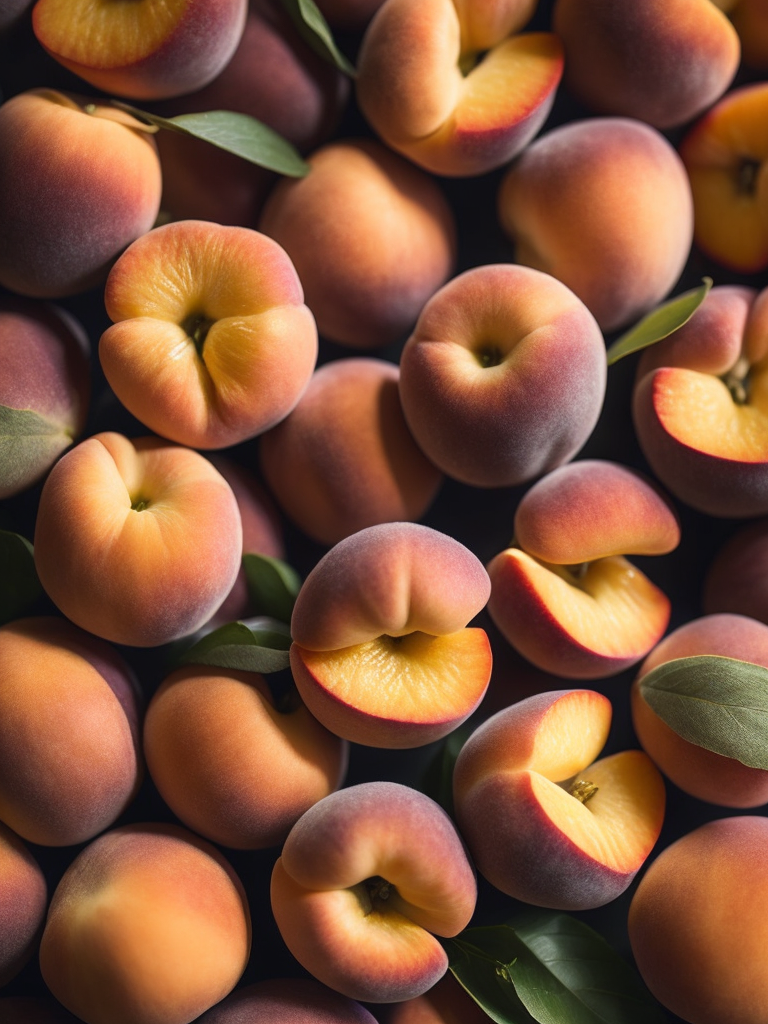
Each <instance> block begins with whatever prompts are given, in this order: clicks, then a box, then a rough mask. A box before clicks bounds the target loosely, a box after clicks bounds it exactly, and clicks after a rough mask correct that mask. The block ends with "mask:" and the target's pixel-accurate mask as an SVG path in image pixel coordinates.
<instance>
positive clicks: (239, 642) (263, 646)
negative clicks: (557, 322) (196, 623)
mask: <svg viewBox="0 0 768 1024" xmlns="http://www.w3.org/2000/svg"><path fill="white" fill-rule="evenodd" d="M290 646H291V637H290V634H289V633H288V632H287V630H285V629H284V628H282V624H281V623H279V622H272V623H270V624H269V626H267V627H263V626H261V627H259V626H256V627H251V626H248V625H246V624H245V623H244V622H228V623H227V624H226V625H225V626H220V627H219V628H218V629H214V630H213V631H212V632H211V633H208V634H207V635H206V636H204V637H203V638H202V639H201V640H198V641H197V643H196V644H194V645H193V646H192V647H191V648H190V649H189V650H188V651H186V652H185V653H184V654H183V655H182V656H181V658H180V659H179V661H180V663H181V664H182V665H212V666H214V667H216V668H234V669H239V670H240V671H242V672H262V673H269V672H279V671H281V669H284V668H288V666H289V665H290V658H289V656H288V650H289V648H290Z"/></svg>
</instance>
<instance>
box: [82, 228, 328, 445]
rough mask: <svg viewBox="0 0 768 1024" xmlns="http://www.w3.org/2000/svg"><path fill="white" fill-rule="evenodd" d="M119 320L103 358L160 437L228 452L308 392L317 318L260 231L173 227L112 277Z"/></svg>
mask: <svg viewBox="0 0 768 1024" xmlns="http://www.w3.org/2000/svg"><path fill="white" fill-rule="evenodd" d="M104 303H105V305H106V308H107V313H108V314H109V317H110V319H111V320H112V322H113V325H112V327H109V328H108V329H107V330H106V331H105V332H104V333H103V334H102V336H101V340H100V342H99V359H100V361H101V366H102V369H103V370H104V374H105V376H106V378H107V380H108V382H109V384H110V386H111V387H112V390H113V391H114V392H115V394H116V395H117V397H118V398H119V399H120V401H121V402H122V403H123V405H124V406H125V407H126V408H127V409H128V410H129V412H131V413H133V415H134V416H136V418H137V419H139V420H140V421H141V422H142V423H143V424H144V425H145V426H147V427H149V428H150V430H154V431H155V432H156V433H158V434H161V435H162V436H163V437H167V438H169V439H170V440H172V441H177V442H178V443H179V444H185V445H189V446H190V447H193V448H224V447H228V446H230V445H234V444H238V443H239V442H240V441H245V440H247V439H248V438H251V437H254V436H255V435H256V434H259V433H262V432H263V431H264V430H268V429H269V428H270V427H272V426H274V425H275V424H276V423H278V422H279V421H280V420H281V419H283V418H284V417H285V416H287V415H288V413H289V412H290V411H291V409H292V408H293V407H294V406H295V405H296V403H297V402H298V400H299V398H300V396H301V394H302V393H303V391H304V389H305V388H306V386H307V384H308V382H309V378H310V376H311V374H312V371H313V370H314V368H315V361H316V359H317V330H316V328H315V321H314V318H313V316H312V314H311V313H310V311H309V310H308V309H307V307H306V305H305V304H304V295H303V292H302V288H301V282H300V281H299V279H298V276H297V274H296V271H295V269H294V267H293V264H292V263H291V261H290V259H289V258H288V256H287V255H286V253H285V251H284V250H283V249H282V248H281V247H280V246H279V245H277V244H276V243H275V242H273V241H272V239H271V238H267V237H266V236H265V235H262V234H259V232H257V231H252V230H251V229H249V228H241V227H226V226H222V225H219V224H212V223H210V222H209V221H201V220H200V221H198V220H185V221H177V222H176V223H172V224H165V225H163V226H162V227H158V228H155V229H154V230H153V231H150V232H148V233H147V234H146V235H143V236H142V237H141V238H139V239H137V240H136V241H135V242H134V243H133V244H132V245H131V246H129V248H128V249H127V250H126V251H125V252H124V253H123V255H122V256H121V257H120V259H119V260H118V261H117V263H115V265H114V267H113V268H112V270H111V271H110V274H109V277H108V279H107V284H106V288H105V292H104Z"/></svg>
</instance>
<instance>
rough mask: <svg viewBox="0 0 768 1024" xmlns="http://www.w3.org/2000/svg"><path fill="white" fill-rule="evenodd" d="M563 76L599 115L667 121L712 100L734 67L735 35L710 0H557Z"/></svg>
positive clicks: (688, 115)
mask: <svg viewBox="0 0 768 1024" xmlns="http://www.w3.org/2000/svg"><path fill="white" fill-rule="evenodd" d="M552 27H553V28H554V30H555V32H556V33H557V34H558V35H559V36H560V38H561V39H562V41H563V46H564V48H565V83H566V85H567V86H568V89H569V90H570V91H571V92H572V93H573V94H574V95H575V96H577V97H578V98H579V99H580V100H582V101H583V102H584V103H586V104H587V106H588V107H589V108H590V109H592V110H595V111H597V112H599V113H601V114H620V115H623V116H625V117H636V118H638V119H639V120H641V121H647V122H648V123H649V124H652V125H653V126H654V127H656V128H662V129H666V128H673V127H675V126H676V125H680V124H683V123H684V122H686V121H690V120H692V119H693V118H694V117H696V116H698V115H699V114H701V113H702V112H703V111H704V110H706V109H707V107H710V106H711V105H712V104H713V103H715V102H716V101H717V100H718V99H719V98H720V96H721V95H722V94H723V93H724V92H725V90H726V89H727V88H728V86H729V85H730V84H731V80H732V79H733V77H734V75H735V74H736V70H737V68H738V66H739V55H740V47H739V38H738V36H737V34H736V31H735V30H734V28H733V26H732V25H731V23H730V21H729V20H728V18H727V17H726V16H725V14H723V12H722V11H720V10H718V7H717V6H716V5H715V3H710V0H643V3H641V4H627V5H625V4H613V3H611V2H610V0H586V2H584V0H556V3H555V6H554V10H553V13H552Z"/></svg>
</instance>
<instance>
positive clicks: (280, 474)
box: [260, 358, 442, 545]
mask: <svg viewBox="0 0 768 1024" xmlns="http://www.w3.org/2000/svg"><path fill="white" fill-rule="evenodd" d="M399 378H400V374H399V371H398V368H397V367H396V366H394V365H393V364H392V363H388V362H384V360H381V359H365V358H356V359H337V360H334V361H333V362H330V363H326V364H325V365H324V366H322V367H320V368H319V369H318V370H316V371H315V373H314V375H313V376H312V379H311V380H310V382H309V386H308V388H307V390H306V391H305V392H304V394H303V396H302V398H301V400H300V401H299V404H298V405H297V406H296V408H295V409H294V410H293V412H292V413H291V414H290V416H288V417H287V419H284V420H283V421H282V423H279V424H278V425H277V426H276V427H275V428H274V429H273V430H271V431H269V432H268V433H266V434H264V435H263V437H262V438H261V442H260V459H261V467H262V471H263V474H264V478H265V480H266V482H267V485H268V486H269V488H270V490H271V491H272V493H273V494H274V495H275V497H276V498H277V500H278V502H279V504H280V506H281V507H282V509H283V510H284V511H285V512H286V513H287V515H288V516H289V517H290V518H291V519H292V520H293V521H294V522H295V523H296V524H297V525H298V526H299V527H300V529H301V530H303V531H304V533H306V534H308V535H309V536H310V537H313V538H314V539H315V540H318V541H320V542H321V543H322V544H327V545H331V544H336V543H337V542H338V541H340V540H342V539H343V538H344V537H347V536H349V534H351V533H355V532H357V531H358V530H362V529H364V528H365V527H367V526H375V525H376V524H378V523H388V522H397V521H400V520H407V521H412V520H415V519H420V518H421V516H422V515H424V513H425V512H426V511H427V509H428V508H429V506H430V504H431V502H432V499H433V498H434V497H435V494H436V493H437V490H438V488H439V486H440V483H441V481H442V474H441V473H440V471H439V470H438V469H437V468H436V467H435V466H433V465H432V463H431V462H430V461H429V460H428V459H427V458H426V456H424V455H423V454H422V451H421V449H420V448H419V447H418V446H417V444H416V442H415V441H414V440H413V437H412V436H411V433H410V431H409V430H408V427H407V425H406V422H405V417H404V416H403V410H402V407H401V404H400V394H399V391H398V381H399Z"/></svg>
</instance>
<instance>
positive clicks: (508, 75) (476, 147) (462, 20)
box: [357, 0, 563, 177]
mask: <svg viewBox="0 0 768 1024" xmlns="http://www.w3.org/2000/svg"><path fill="white" fill-rule="evenodd" d="M535 6H536V5H535V3H534V2H531V0H497V2H493V3H484V4H482V5H477V4H474V5H473V4H470V3H466V2H464V0H419V2H418V3H414V2H413V0H386V2H385V3H384V4H383V5H382V6H381V7H380V8H379V10H378V11H377V13H376V15H375V16H374V18H373V20H372V21H371V23H370V24H369V26H368V28H367V30H366V33H365V35H364V37H363V42H362V46H361V48H360V53H359V55H358V61H357V69H358V75H357V99H358V103H359V105H360V109H361V110H362V112H363V114H364V115H365V117H366V119H367V120H368V122H369V124H370V125H371V127H372V128H373V129H374V131H376V132H377V133H378V134H379V135H380V136H381V138H382V139H383V140H384V142H386V143H387V145H388V146H391V147H392V148H393V149H395V150H397V151H398V152H400V153H402V154H403V155H404V156H407V157H408V158H409V159H410V160H413V161H414V163H417V164H419V165H420V166H421V167H423V168H425V170H428V171H431V172H432V173H433V174H443V175H451V176H462V177H463V176H469V175H478V174H484V173H485V172H487V171H491V170H493V169H494V168H496V167H500V166H501V165H502V164H504V163H506V162H507V161H508V160H511V159H512V157H513V156H515V155H516V154H517V153H519V152H520V151H521V150H522V149H523V148H524V146H526V145H527V144H528V143H529V142H530V140H531V139H532V138H533V137H534V136H535V135H536V133H537V132H538V131H539V130H540V128H541V126H542V125H543V124H544V121H545V120H546V118H547V115H548V114H549V112H550V110H551V108H552V104H553V102H554V97H555V91H556V89H557V87H558V85H559V83H560V78H561V77H562V73H563V51H562V45H561V43H560V40H559V39H558V37H557V36H556V35H555V34H554V33H552V32H531V33H526V34H523V33H521V32H520V29H522V28H523V26H524V25H525V24H526V22H527V21H528V20H529V19H530V17H531V15H532V14H533V11H534V9H535ZM480 54H482V57H481V56H480Z"/></svg>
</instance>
